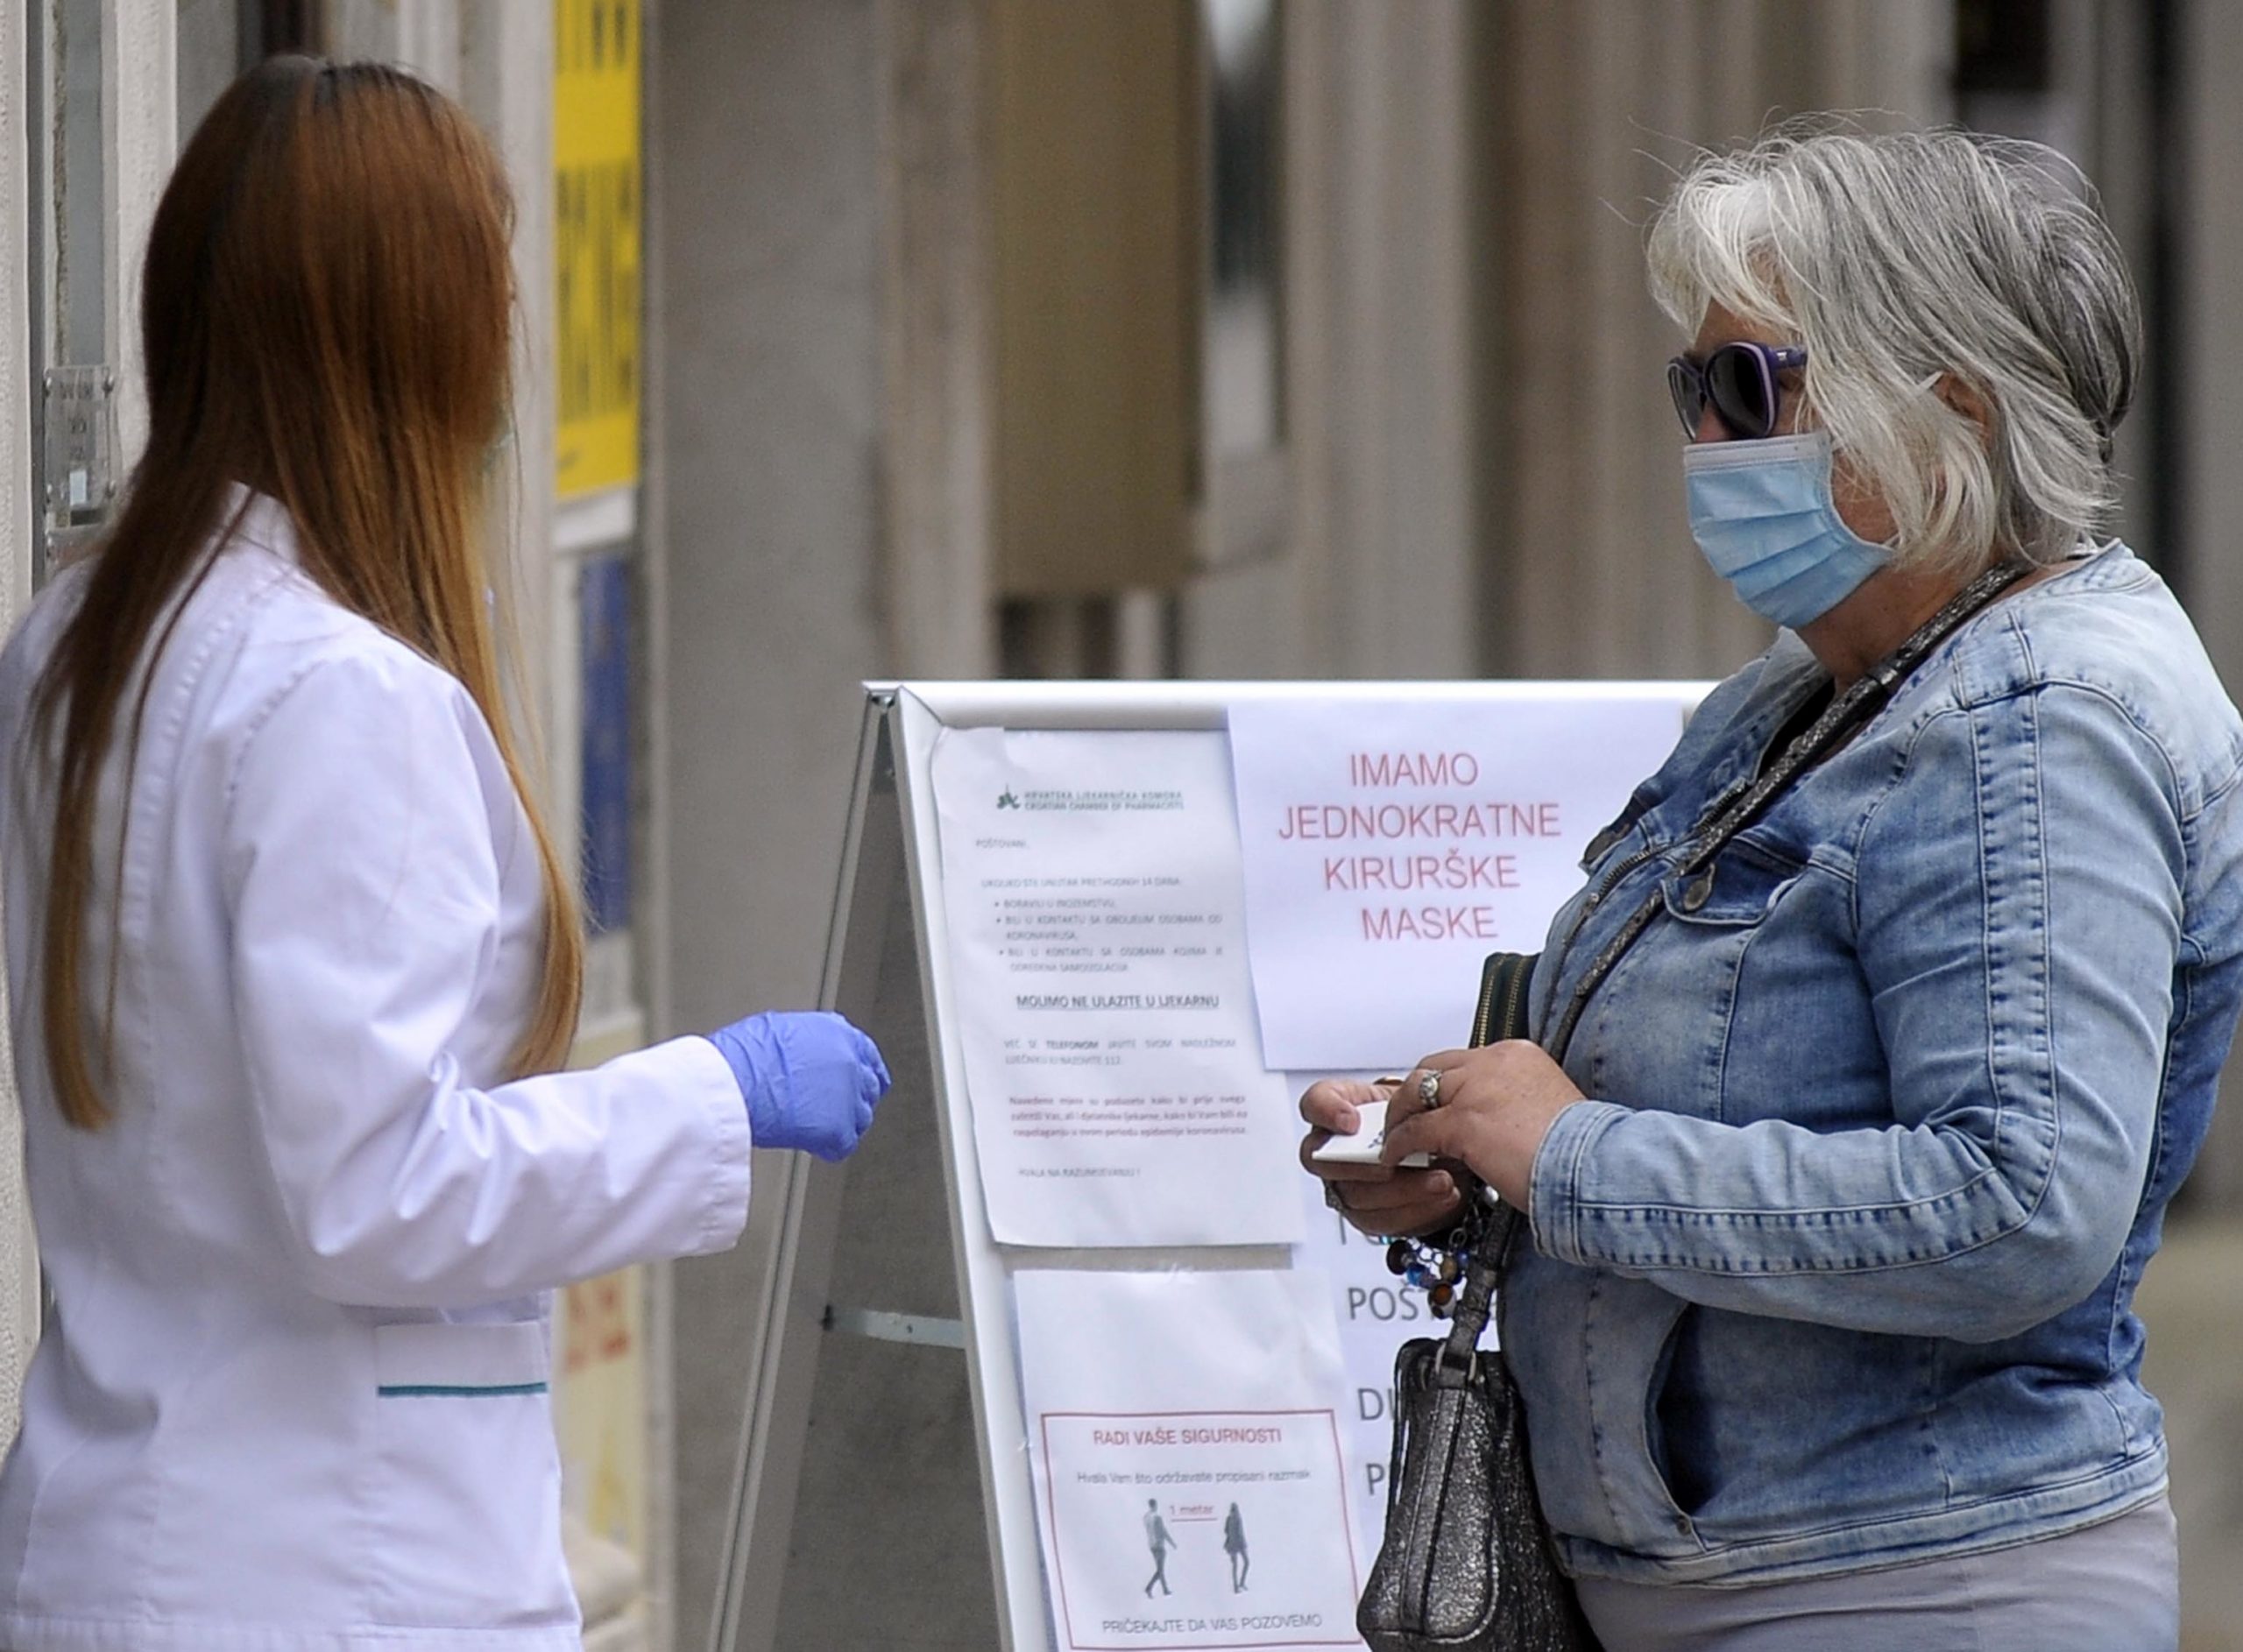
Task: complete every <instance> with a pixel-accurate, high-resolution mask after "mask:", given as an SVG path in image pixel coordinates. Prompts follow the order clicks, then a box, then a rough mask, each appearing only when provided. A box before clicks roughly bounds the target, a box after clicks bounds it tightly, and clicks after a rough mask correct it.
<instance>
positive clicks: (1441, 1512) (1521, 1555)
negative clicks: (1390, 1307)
mask: <svg viewBox="0 0 2243 1652" xmlns="http://www.w3.org/2000/svg"><path fill="white" fill-rule="evenodd" d="M1533 971H1534V960H1533V958H1532V957H1529V956H1526V955H1525V954H1522V953H1517V952H1498V953H1497V954H1496V955H1495V956H1494V957H1491V958H1489V960H1488V962H1487V966H1486V968H1485V969H1484V970H1483V971H1482V978H1481V988H1480V1013H1479V1014H1478V1015H1477V1016H1476V1017H1475V1020H1474V1026H1473V1028H1472V1040H1471V1041H1472V1043H1473V1044H1474V1045H1475V1046H1476V1045H1480V1044H1487V1043H1493V1042H1496V1041H1498V1040H1502V1039H1506V1038H1524V1037H1525V1035H1526V992H1527V988H1528V986H1529V985H1530V984H1531V982H1532V978H1533ZM1515 1231H1516V1218H1514V1217H1513V1215H1512V1214H1511V1211H1508V1210H1504V1209H1502V1208H1500V1207H1498V1208H1497V1209H1496V1210H1495V1211H1493V1212H1492V1214H1491V1215H1490V1216H1489V1218H1488V1220H1487V1222H1486V1225H1485V1227H1484V1229H1483V1231H1482V1233H1481V1234H1480V1237H1479V1239H1478V1240H1477V1242H1476V1243H1475V1245H1474V1246H1473V1248H1472V1253H1471V1260H1470V1261H1469V1263H1468V1265H1467V1267H1466V1268H1465V1271H1464V1288H1463V1289H1462V1291H1461V1293H1460V1294H1459V1295H1458V1297H1457V1303H1456V1309H1455V1312H1454V1317H1452V1318H1451V1320H1450V1322H1449V1331H1448V1335H1447V1337H1438V1338H1437V1337H1419V1338H1412V1340H1411V1341H1409V1342H1407V1343H1405V1344H1404V1345H1403V1346H1402V1350H1401V1352H1400V1353H1399V1354H1398V1355H1397V1357H1396V1359H1395V1361H1394V1460H1393V1463H1392V1465H1391V1466H1390V1470H1389V1474H1388V1479H1387V1483H1386V1484H1387V1500H1386V1540H1385V1542H1384V1543H1383V1544H1382V1545H1381V1546H1380V1548H1379V1551H1378V1558H1377V1559H1376V1561H1374V1562H1373V1563H1372V1564H1371V1569H1370V1579H1369V1582H1368V1583H1367V1584H1366V1585H1364V1588H1363V1596H1362V1602H1361V1603H1360V1604H1359V1605H1358V1606H1357V1607H1356V1609H1355V1628H1356V1631H1357V1633H1359V1634H1362V1638H1363V1639H1364V1640H1365V1641H1368V1642H1369V1644H1370V1647H1371V1652H1433V1649H1434V1648H1443V1649H1444V1652H1588V1649H1589V1648H1595V1647H1596V1636H1595V1635H1593V1634H1590V1633H1589V1629H1588V1624H1587V1623H1586V1622H1585V1621H1584V1620H1582V1618H1581V1608H1580V1606H1578V1605H1576V1604H1575V1602H1574V1592H1573V1585H1571V1584H1569V1583H1568V1582H1567V1581H1566V1578H1565V1575H1564V1574H1563V1573H1562V1572H1560V1571H1559V1570H1558V1562H1557V1557H1556V1555H1555V1554H1554V1553H1553V1551H1552V1549H1551V1545H1550V1531H1549V1528H1548V1526H1547V1525H1546V1524H1545V1522H1544V1521H1543V1519H1542V1507H1541V1505H1540V1503H1539V1502H1538V1501H1537V1500H1536V1498H1535V1494H1534V1470H1533V1465H1532V1464H1531V1463H1530V1462H1529V1461H1528V1460H1527V1454H1526V1415H1525V1407H1524V1406H1523V1405H1522V1403H1521V1402H1520V1400H1519V1395H1518V1386H1517V1385H1516V1384H1515V1383H1513V1382H1512V1380H1511V1368H1510V1366H1508V1365H1506V1364H1505V1363H1504V1359H1503V1358H1502V1355H1501V1353H1500V1352H1495V1351H1490V1352H1482V1350H1481V1348H1480V1333H1481V1331H1482V1330H1483V1329H1485V1327H1486V1325H1487V1323H1488V1313H1489V1308H1490V1306H1491V1305H1492V1303H1493V1299H1494V1296H1495V1292H1496V1287H1497V1281H1499V1279H1500V1278H1501V1276H1502V1273H1503V1269H1504V1261H1505V1260H1507V1258H1508V1254H1509V1252H1510V1248H1511V1236H1512V1234H1513V1232H1515Z"/></svg>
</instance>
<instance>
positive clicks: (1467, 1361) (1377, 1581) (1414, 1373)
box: [1355, 562, 2027, 1652]
mask: <svg viewBox="0 0 2243 1652" xmlns="http://www.w3.org/2000/svg"><path fill="white" fill-rule="evenodd" d="M2026 572H2027V569H2026V568H2024V567H2023V566H2022V565H2020V564H2018V563H2014V562H2005V563H2002V564H1999V565H1998V566H1996V567H1994V568H1991V569H1989V570H1988V571H1987V572H1985V573H1984V574H1982V575H1979V576H1978V578H1977V579H1975V580H1973V581H1972V582H1971V583H1970V584H1969V585H1968V586H1966V587H1965V588H1964V589H1963V590H1962V591H1961V592H1960V593H1958V594H1957V595H1956V597H1955V598H1954V600H1953V601H1951V602H1949V604H1947V605H1946V606H1945V607H1944V608H1942V609H1941V610H1940V611H1939V612H1938V613H1937V614H1935V615H1934V616H1933V617H1932V618H1930V619H1929V620H1928V621H1927V622H1926V623H1925V624H1924V625H1922V626H1921V628H1920V629H1919V630H1918V631H1917V632H1915V633H1914V635H1912V636H1911V637H1909V639H1907V641H1906V642H1904V643H1902V644H1901V645H1900V647H1898V648H1897V649H1895V650H1894V651H1893V653H1891V654H1889V655H1888V656H1886V659H1884V660H1881V661H1879V663H1878V665H1877V666H1876V667H1874V668H1873V669H1872V670H1871V671H1869V672H1868V673H1867V674H1864V676H1862V677H1861V678H1860V679H1859V680H1858V681H1856V682H1854V683H1853V684H1852V685H1851V686H1850V688H1847V690H1846V691H1845V693H1843V694H1842V695H1837V696H1836V698H1835V699H1834V700H1833V701H1832V702H1831V703H1830V704H1829V707H1828V708H1827V709H1826V710H1824V711H1823V712H1822V715H1821V716H1819V717H1816V718H1815V721H1814V723H1813V724H1812V725H1811V726H1809V727H1808V729H1807V730H1806V731H1804V732H1802V733H1801V734H1799V735H1798V736H1797V737H1796V738H1794V739H1792V740H1791V741H1789V742H1788V743H1787V745H1785V747H1784V750H1783V752H1781V753H1780V755H1779V756H1778V757H1777V758H1776V759H1775V760H1774V761H1772V763H1769V764H1768V765H1767V766H1766V767H1765V769H1763V770H1762V771H1761V772H1760V773H1758V774H1755V775H1748V776H1746V777H1744V779H1742V780H1739V781H1738V782H1737V784H1736V785H1735V786H1732V787H1730V788H1729V789H1728V790H1727V791H1725V792H1723V794H1721V795H1720V796H1719V797H1717V798H1716V799H1715V800H1714V801H1713V803H1712V804H1711V805H1710V806H1709V808H1707V810H1706V812H1705V815H1704V817H1703V818H1702V819H1701V820H1700V821H1699V822H1698V823H1697V825H1696V826H1695V829H1694V830H1692V832H1691V833H1690V835H1689V837H1688V838H1686V839H1685V840H1684V843H1683V845H1682V847H1681V848H1680V851H1673V853H1672V857H1671V858H1672V860H1673V866H1674V869H1675V871H1676V872H1677V873H1679V874H1680V875H1681V876H1683V877H1685V878H1687V879H1690V883H1689V884H1688V886H1686V893H1685V895H1684V897H1683V898H1684V900H1685V901H1686V903H1687V902H1688V900H1690V899H1691V897H1692V895H1694V894H1695V895H1697V898H1698V899H1700V900H1702V899H1703V898H1704V896H1703V895H1702V894H1699V893H1698V891H1699V890H1700V889H1701V888H1702V889H1704V890H1707V891H1710V889H1711V888H1712V879H1713V871H1714V863H1715V861H1716V858H1718V857H1719V855H1720V853H1721V851H1722V850H1723V848H1725V847H1726V846H1727V845H1728V844H1729V842H1730V839H1731V838H1733V837H1736V836H1737V833H1739V832H1741V831H1743V830H1744V829H1745V828H1746V827H1747V826H1749V825H1751V823H1752V822H1753V821H1755V820H1757V819H1758V818H1759V816H1760V815H1761V814H1762V813H1763V812H1764V811H1765V809H1766V808H1767V807H1768V805H1769V804H1770V803H1771V802H1772V801H1774V800H1775V799H1776V798H1777V797H1778V796H1779V795H1780V794H1782V792H1783V791H1784V789H1785V788H1786V787H1788V786H1789V785H1790V784H1791V783H1792V782H1793V781H1794V780H1796V779H1797V778H1798V777H1799V776H1800V775H1801V773H1804V772H1805V771H1806V770H1807V769H1808V768H1809V767H1811V766H1813V765H1814V764H1815V763H1816V762H1817V761H1819V760H1820V759H1822V758H1823V757H1824V756H1826V755H1828V754H1829V752H1833V751H1836V749H1837V748H1838V747H1839V746H1840V745H1843V744H1844V742H1845V741H1846V740H1847V739H1849V738H1851V737H1852V735H1853V733H1854V732H1855V731H1857V729H1859V728H1860V727H1861V726H1862V724H1864V723H1866V722H1867V721H1868V720H1869V719H1870V717H1872V716H1873V715H1874V714H1875V713H1876V711H1877V710H1878V709H1879V707H1880V706H1882V705H1883V704H1884V703H1885V702H1886V700H1887V699H1889V698H1890V697H1891V696H1892V694H1893V690H1894V689H1895V688H1898V687H1899V686H1900V683H1902V682H1903V681H1906V680H1907V677H1908V676H1909V674H1911V673H1913V672H1914V670H1915V668H1916V667H1918V666H1920V665H1921V664H1922V663H1923V661H1924V660H1925V659H1926V658H1927V657H1928V655H1929V654H1930V653H1931V651H1932V650H1933V649H1934V648H1935V647H1936V646H1938V645H1939V644H1940V643H1941V642H1942V641H1943V640H1944V639H1946V638H1947V637H1948V636H1949V634H1950V633H1951V632H1953V631H1954V630H1955V628H1956V626H1958V625H1962V624H1963V622H1964V620H1966V619H1968V618H1970V617H1971V615H1973V614H1975V613H1977V612H1978V610H1980V609H1981V608H1983V607H1985V605H1986V604H1988V603H1990V602H1992V600H1993V599H1994V598H1995V597H1998V596H1999V595H2000V594H2001V593H2002V591H2003V590H2004V589H2006V588H2007V587H2008V586H2009V585H2010V584H2012V583H2013V582H2015V581H2016V580H2017V579H2019V578H2020V577H2021V576H2022V575H2024V574H2025V573H2026ZM1627 864H1628V865H1635V864H1637V863H1636V862H1635V861H1633V860H1631V861H1630V862H1629V863H1627ZM1617 881H1618V877H1617V873H1616V874H1614V875H1612V876H1610V877H1609V878H1608V879H1607V880H1606V883H1605V885H1604V887H1607V888H1609V887H1610V886H1612V884H1614V883H1617ZM1665 911H1666V896H1665V894H1664V893H1663V892H1661V891H1654V892H1653V893H1652V896H1651V898H1650V899H1649V900H1645V902H1644V904H1643V905H1642V906H1641V907H1638V909H1637V911H1636V912H1634V913H1633V914H1631V915H1630V917H1629V920H1628V921H1627V922H1626V923H1624V924H1623V925H1622V926H1621V928H1620V929H1619V931H1618V933H1617V934H1616V935H1614V936H1613V938H1612V940H1611V941H1610V942H1608V943H1607V944H1606V946H1605V948H1604V950H1603V952H1601V953H1600V954H1598V956H1597V957H1596V959H1595V960H1594V961H1593V962H1592V963H1591V964H1589V966H1588V970H1587V971H1585V972H1584V973H1583V974H1582V976H1581V979H1580V981H1579V982H1578V983H1577V984H1576V985H1575V986H1574V990H1573V992H1572V993H1571V994H1570V995H1569V997H1568V1000H1567V1004H1566V1006H1565V1010H1564V1013H1562V1014H1561V1015H1560V1017H1559V1019H1558V1022H1557V1025H1556V1027H1554V1028H1553V1030H1552V1031H1551V1034H1550V1036H1549V1037H1548V1039H1547V1040H1546V1043H1545V1048H1546V1049H1548V1051H1549V1053H1550V1055H1551V1058H1552V1059H1553V1060H1554V1061H1557V1062H1559V1063H1563V1062H1564V1060H1565V1058H1566V1051H1567V1047H1568V1046H1569V1045H1570V1044H1571V1043H1572V1041H1573V1034H1574V1027H1577V1026H1578V1025H1579V1024H1580V1021H1581V1012H1582V1010H1583V1009H1584V1008H1586V1007H1587V1006H1588V1000H1589V998H1590V996H1591V995H1592V994H1593V993H1595V992H1596V989H1597V988H1598V987H1599V986H1601V985H1603V983H1604V980H1605V978H1607V977H1608V976H1610V974H1611V972H1612V971H1613V969H1614V967H1615V966H1616V965H1617V964H1618V963H1619V962H1620V959H1621V958H1622V957H1624V955H1625V954H1626V952H1627V950H1628V949H1629V948H1630V947H1631V946H1633V945H1634V944H1635V942H1636V940H1637V938H1638V936H1640V935H1642V934H1643V933H1644V931H1645V929H1647V928H1650V927H1651V925H1652V922H1653V921H1656V920H1657V918H1658V917H1659V914H1661V913H1663V912H1665ZM1570 939H1571V937H1570V936H1568V937H1567V940H1568V941H1570ZM1535 962H1536V960H1535V959H1534V957H1531V956H1528V955H1526V954H1523V953H1517V952H1498V953H1497V954H1496V955H1495V956H1494V957H1490V958H1489V960H1488V962H1487V965H1486V967H1485V969H1484V970H1483V971H1482V977H1481V986H1480V1007H1479V1013H1478V1014H1477V1016H1475V1019H1474V1022H1473V1027H1472V1038H1471V1042H1472V1044H1473V1045H1474V1046H1475V1047H1476V1046H1478V1045H1481V1044H1487V1043H1493V1042H1497V1041H1501V1040H1504V1039H1509V1038H1524V1037H1525V1036H1527V1015H1526V1001H1527V999H1526V994H1527V989H1528V987H1529V986H1530V985H1531V984H1532V979H1533V971H1534V966H1535ZM1562 962H1563V957H1562V953H1561V954H1560V964H1562ZM1467 1220H1468V1221H1469V1222H1475V1223H1477V1224H1478V1225H1479V1227H1480V1232H1479V1234H1478V1237H1477V1239H1475V1240H1473V1241H1472V1248H1471V1252H1470V1258H1469V1260H1468V1263H1467V1264H1466V1267H1465V1271H1464V1280H1463V1287H1464V1288H1463V1289H1462V1291H1461V1293H1460V1295H1459V1296H1458V1298H1457V1303H1456V1307H1455V1311H1454V1318H1453V1320H1452V1323H1451V1324H1450V1327H1449V1333H1448V1335H1447V1337H1445V1338H1433V1337H1419V1338H1413V1339H1412V1340H1411V1341H1409V1342H1407V1343H1405V1344H1404V1345H1403V1346H1402V1350H1401V1352H1400V1353H1399V1354H1398V1355H1397V1358H1396V1359H1395V1362H1394V1458H1393V1461H1392V1463H1391V1465H1390V1466H1389V1469H1388V1477H1387V1502H1386V1534H1385V1540H1384V1542H1383V1543H1382V1545H1381V1546H1380V1549H1379V1551H1378V1558H1377V1559H1376V1561H1374V1562H1373V1563H1372V1565H1371V1570H1370V1579H1369V1582H1368V1583H1367V1584H1366V1585H1364V1588H1363V1595H1362V1601H1361V1602H1360V1603H1359V1604H1358V1605H1357V1606H1356V1609H1355V1627H1356V1630H1357V1632H1358V1633H1359V1634H1362V1638H1363V1639H1364V1640H1365V1641H1368V1642H1369V1645H1370V1648H1371V1652H1596V1648H1597V1641H1596V1634H1595V1633H1594V1632H1593V1631H1591V1629H1590V1628H1589V1627H1588V1621H1587V1620H1585V1619H1584V1618H1583V1617H1582V1616H1581V1606H1580V1603H1579V1602H1578V1601H1577V1600H1575V1599H1574V1591H1573V1585H1572V1584H1571V1583H1570V1582H1568V1581H1567V1578H1566V1576H1565V1574H1564V1573H1563V1572H1562V1571H1560V1569H1559V1566H1558V1562H1557V1556H1556V1553H1555V1550H1554V1549H1553V1545H1552V1543H1551V1541H1550V1529H1549V1526H1548V1524H1547V1522H1546V1521H1545V1520H1544V1519H1543V1516H1542V1507H1541V1504H1540V1502H1539V1500H1537V1499H1536V1497H1535V1493H1534V1470H1533V1465H1532V1463H1531V1462H1530V1461H1529V1459H1528V1456H1527V1445H1526V1414H1525V1406H1524V1404H1523V1402H1522V1401H1521V1400H1520V1398H1519V1393H1518V1385H1517V1384H1516V1383H1515V1382H1514V1381H1513V1380H1511V1368H1510V1366H1509V1364H1508V1363H1507V1362H1506V1361H1505V1359H1504V1357H1503V1353H1502V1351H1501V1349H1500V1347H1498V1348H1497V1349H1496V1350H1493V1351H1490V1352H1482V1350H1481V1348H1480V1345H1479V1344H1480V1333H1481V1331H1482V1330H1484V1329H1485V1328H1486V1326H1487V1323H1488V1315H1489V1308H1490V1304H1491V1303H1492V1302H1493V1301H1494V1299H1495V1296H1496V1294H1497V1290H1498V1289H1499V1288H1500V1286H1501V1283H1502V1279H1503V1275H1504V1271H1505V1267H1506V1264H1507V1263H1508V1261H1509V1260H1510V1256H1511V1246H1512V1245H1513V1244H1514V1243H1515V1242H1516V1240H1517V1238H1518V1222H1519V1218H1518V1214H1517V1213H1516V1212H1515V1211H1511V1209H1510V1208H1508V1207H1507V1206H1504V1205H1503V1204H1499V1203H1497V1202H1496V1201H1495V1199H1494V1196H1493V1194H1492V1192H1491V1191H1489V1190H1487V1189H1485V1188H1482V1189H1480V1190H1478V1191H1477V1196H1476V1197H1475V1200H1474V1202H1473V1204H1472V1205H1470V1206H1469V1207H1468V1217H1467ZM1457 1242H1461V1240H1459V1241H1457Z"/></svg>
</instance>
